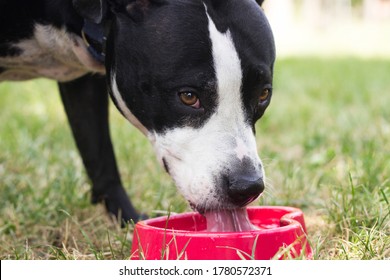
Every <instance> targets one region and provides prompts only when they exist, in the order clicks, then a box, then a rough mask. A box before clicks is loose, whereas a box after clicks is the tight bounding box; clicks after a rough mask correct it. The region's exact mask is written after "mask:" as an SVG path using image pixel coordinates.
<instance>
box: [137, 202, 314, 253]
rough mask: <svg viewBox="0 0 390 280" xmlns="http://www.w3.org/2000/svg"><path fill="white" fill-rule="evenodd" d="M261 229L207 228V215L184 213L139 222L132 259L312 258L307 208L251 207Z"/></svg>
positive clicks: (250, 211) (252, 215) (252, 220)
mask: <svg viewBox="0 0 390 280" xmlns="http://www.w3.org/2000/svg"><path fill="white" fill-rule="evenodd" d="M247 211H248V217H249V220H250V221H251V223H252V224H253V225H255V226H256V227H257V228H258V229H256V230H251V231H244V232H207V231H206V225H207V223H206V218H205V217H204V216H202V215H200V214H199V213H183V214H177V215H172V216H170V217H169V218H168V217H159V218H154V219H149V220H145V221H141V222H138V223H137V224H136V226H135V229H134V235H133V245H132V251H131V257H130V259H132V260H139V259H141V260H143V259H145V260H177V259H181V260H239V259H256V260H269V259H274V258H276V259H284V258H298V257H304V258H306V259H311V258H312V250H311V248H310V245H309V244H308V242H307V239H306V227H305V222H304V218H303V213H302V211H301V210H300V209H297V208H293V207H268V206H260V207H248V210H247Z"/></svg>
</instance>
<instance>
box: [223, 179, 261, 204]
mask: <svg viewBox="0 0 390 280" xmlns="http://www.w3.org/2000/svg"><path fill="white" fill-rule="evenodd" d="M233 178H234V179H232V180H229V188H228V196H229V198H230V200H231V202H232V203H234V204H235V205H237V206H239V207H243V206H245V205H247V204H249V203H251V202H252V201H254V200H255V199H256V198H257V197H258V196H259V195H260V194H261V193H262V192H263V191H264V187H265V186H264V180H263V178H262V177H251V176H243V175H238V176H237V175H236V176H234V177H233Z"/></svg>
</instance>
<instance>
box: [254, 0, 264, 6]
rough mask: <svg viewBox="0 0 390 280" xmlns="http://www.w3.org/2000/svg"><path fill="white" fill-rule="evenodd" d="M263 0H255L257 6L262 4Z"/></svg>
mask: <svg viewBox="0 0 390 280" xmlns="http://www.w3.org/2000/svg"><path fill="white" fill-rule="evenodd" d="M263 2H264V0H256V3H257V4H259V6H261V5H262V4H263Z"/></svg>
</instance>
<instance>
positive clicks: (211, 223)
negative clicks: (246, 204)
mask: <svg viewBox="0 0 390 280" xmlns="http://www.w3.org/2000/svg"><path fill="white" fill-rule="evenodd" d="M204 215H205V216H206V220H207V231H210V232H229V231H230V232H238V231H249V230H255V229H256V227H255V226H254V225H252V224H251V223H250V221H249V218H248V213H247V211H246V208H242V209H233V210H219V211H210V212H206V213H205V214H204Z"/></svg>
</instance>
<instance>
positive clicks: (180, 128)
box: [0, 0, 275, 221]
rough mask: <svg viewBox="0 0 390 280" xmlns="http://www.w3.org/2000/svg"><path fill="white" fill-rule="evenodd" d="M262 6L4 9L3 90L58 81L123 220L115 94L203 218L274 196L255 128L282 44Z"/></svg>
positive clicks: (89, 163) (127, 4) (105, 4)
mask: <svg viewBox="0 0 390 280" xmlns="http://www.w3.org/2000/svg"><path fill="white" fill-rule="evenodd" d="M262 2H263V1H259V0H257V1H255V0H72V1H68V0H35V1H29V0H0V81H5V80H12V81H20V80H27V79H33V78H37V77H46V78H49V79H54V80H56V81H58V84H59V89H60V94H61V100H62V102H63V105H64V108H65V112H66V114H67V117H68V120H69V124H70V127H71V130H72V133H73V136H74V139H75V142H76V144H77V147H78V150H79V152H80V155H81V157H82V160H83V164H84V166H85V169H86V171H87V174H88V176H89V178H90V180H91V183H92V195H91V197H92V202H93V203H98V202H103V203H104V204H105V206H106V209H107V211H108V212H109V213H110V214H112V215H114V216H116V217H118V216H120V217H121V218H122V219H123V220H124V221H129V220H131V219H132V220H135V221H136V220H139V219H140V218H142V217H141V214H140V212H138V211H137V210H136V209H135V208H134V207H133V205H132V203H131V201H130V199H129V198H128V196H127V194H126V192H125V190H124V188H123V185H122V182H121V179H120V175H119V172H118V167H117V164H116V160H115V155H114V152H113V147H112V143H111V139H110V135H109V123H108V99H109V95H110V96H111V99H112V100H113V102H114V104H115V106H116V107H117V108H118V110H119V111H120V113H121V114H122V115H123V116H124V117H125V118H126V119H127V120H128V121H129V122H130V123H131V124H133V125H134V126H135V127H137V128H138V129H139V130H140V131H141V132H142V133H143V134H144V135H145V136H146V137H147V138H148V139H149V140H150V142H151V143H152V145H153V147H154V149H155V152H156V156H157V159H158V160H159V161H160V162H161V164H162V166H163V167H164V168H165V170H166V172H167V173H169V174H170V176H171V177H172V179H173V181H174V182H175V184H176V185H177V187H178V189H179V191H180V192H181V194H182V195H183V196H184V197H185V199H186V200H187V201H188V203H189V205H190V206H191V207H192V208H193V209H194V210H196V211H199V212H200V213H205V212H207V211H213V210H215V209H234V208H240V207H244V206H246V205H247V204H249V203H251V202H252V201H254V200H255V199H256V198H258V197H259V195H260V194H261V193H262V192H263V190H264V182H265V174H264V168H263V164H262V162H261V160H260V158H259V156H258V153H257V147H256V141H255V123H256V121H257V120H258V119H260V118H261V117H262V116H263V114H264V112H265V110H266V108H267V107H268V105H269V104H270V101H271V97H272V80H273V67H274V61H275V44H274V39H273V34H272V31H271V28H270V25H269V23H268V21H267V19H266V17H265V15H264V12H263V10H262V8H261V4H262Z"/></svg>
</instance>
